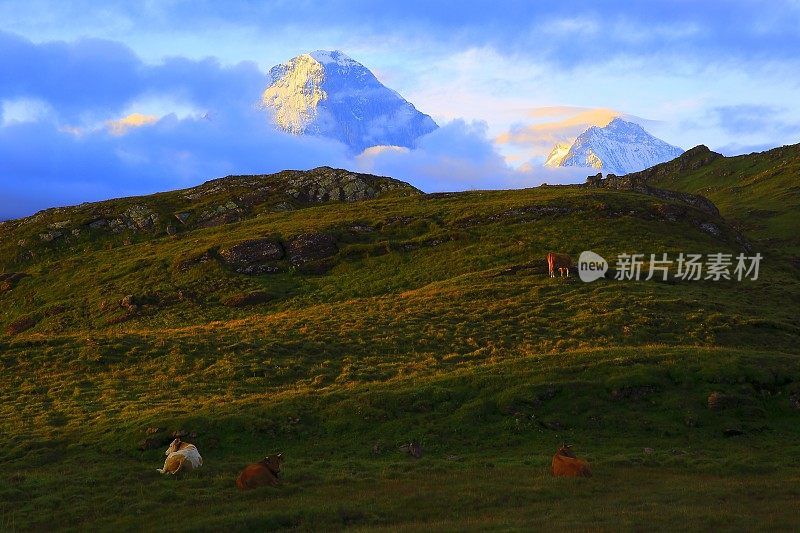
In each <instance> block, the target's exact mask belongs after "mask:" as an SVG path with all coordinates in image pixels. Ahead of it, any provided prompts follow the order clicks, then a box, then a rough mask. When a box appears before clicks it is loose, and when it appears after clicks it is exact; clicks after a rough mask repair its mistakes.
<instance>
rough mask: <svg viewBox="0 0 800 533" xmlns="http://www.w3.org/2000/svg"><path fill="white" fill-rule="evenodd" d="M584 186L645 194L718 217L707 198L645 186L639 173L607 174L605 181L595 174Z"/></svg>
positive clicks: (643, 179)
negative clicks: (679, 203)
mask: <svg viewBox="0 0 800 533" xmlns="http://www.w3.org/2000/svg"><path fill="white" fill-rule="evenodd" d="M586 186H587V187H597V188H603V189H614V190H617V191H633V192H638V193H642V194H647V195H649V196H655V197H656V198H661V199H662V200H667V201H669V202H681V203H684V204H688V205H691V206H692V207H695V208H697V209H700V210H701V211H705V212H706V213H709V214H711V215H716V216H719V209H717V206H715V205H714V203H713V202H712V201H711V200H709V199H708V198H705V197H704V196H700V195H698V194H690V193H686V192H678V191H670V190H667V189H658V188H656V187H651V186H650V185H648V184H647V180H646V178H645V177H644V176H642V175H641V173H636V174H626V175H625V176H615V175H614V174H608V175H607V176H606V178H605V179H603V174H602V173H597V174H595V175H594V176H589V177H587V178H586Z"/></svg>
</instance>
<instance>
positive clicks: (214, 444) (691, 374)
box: [0, 187, 800, 531]
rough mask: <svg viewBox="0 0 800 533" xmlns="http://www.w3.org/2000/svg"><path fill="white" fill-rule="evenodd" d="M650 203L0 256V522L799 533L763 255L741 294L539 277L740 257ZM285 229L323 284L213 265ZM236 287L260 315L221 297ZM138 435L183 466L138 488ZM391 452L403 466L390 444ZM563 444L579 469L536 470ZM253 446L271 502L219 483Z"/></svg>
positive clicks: (785, 310)
mask: <svg viewBox="0 0 800 533" xmlns="http://www.w3.org/2000/svg"><path fill="white" fill-rule="evenodd" d="M217 200H220V199H216V200H215V201H217ZM148 201H150V200H148V199H139V200H136V202H137V203H142V202H148ZM659 203H663V202H662V201H660V200H657V199H655V198H652V197H648V196H644V195H640V194H634V193H625V192H619V191H607V190H594V189H585V188H582V187H542V188H538V189H529V190H523V191H494V192H486V191H475V192H469V193H462V194H457V195H438V196H437V195H433V196H408V197H401V196H398V195H389V196H386V197H382V198H379V199H376V200H371V201H365V202H358V203H353V204H339V203H331V204H325V205H319V206H314V207H304V208H300V209H297V210H294V211H290V212H267V211H264V212H260V213H257V216H256V214H254V215H253V216H252V217H250V218H247V219H246V220H243V221H241V222H238V223H235V224H228V225H224V226H219V227H212V228H205V229H203V228H193V229H187V230H186V231H184V232H182V233H179V234H177V235H165V234H163V233H160V232H158V231H154V232H151V233H137V234H133V235H130V236H129V238H128V239H127V241H126V239H125V235H115V236H108V235H94V234H91V233H89V234H87V235H85V236H84V237H85V238H86V241H85V242H84V243H83V244H82V245H79V243H77V242H73V243H71V244H70V243H63V242H56V241H53V242H51V243H43V242H38V243H37V244H36V247H35V249H34V252H35V253H34V254H33V256H31V255H30V254H20V253H16V252H15V253H13V254H4V255H2V256H0V271H5V272H25V273H26V274H29V276H28V277H25V278H23V279H21V280H19V281H18V282H17V283H16V285H15V286H14V288H13V289H11V290H6V291H4V292H0V435H1V436H2V440H0V530H12V531H16V530H19V531H27V530H52V529H66V530H86V529H97V530H142V529H145V530H152V529H158V530H167V531H172V530H208V531H217V530H227V529H236V530H242V529H254V530H265V529H299V530H320V529H325V530H337V529H343V528H352V529H367V530H381V529H387V530H392V531H398V530H399V531H416V530H430V529H434V530H444V531H464V530H516V529H518V530H530V529H548V530H550V529H554V530H575V529H600V530H614V531H617V530H641V529H667V530H669V529H674V528H675V525H676V524H680V525H681V528H683V529H689V530H709V529H721V530H751V529H766V528H769V529H776V530H780V529H783V530H793V529H797V526H798V519H797V516H796V513H795V512H794V508H795V507H796V505H797V503H798V501H799V500H800V490H799V489H798V488H797V487H798V483H797V482H798V479H799V478H800V467H798V466H796V464H795V463H796V462H793V461H792V460H791V458H792V457H796V456H797V455H798V452H800V444H798V442H800V440H798V436H800V424H798V422H799V421H800V410H797V409H796V408H795V403H794V402H795V401H796V400H797V398H798V397H800V358H798V352H797V346H798V341H799V340H800V325H798V322H797V309H798V308H799V306H798V304H800V287H799V286H798V282H799V281H800V280H798V277H797V273H796V271H795V270H793V268H792V267H791V266H790V265H787V264H785V263H782V262H780V261H771V260H770V259H769V257H768V258H767V259H765V262H764V264H763V265H762V271H761V276H760V278H759V280H758V281H743V282H735V281H731V282H719V283H715V282H710V281H702V282H668V283H663V282H638V283H635V282H617V281H598V282H595V283H592V284H585V283H582V282H580V281H579V280H577V279H575V278H570V279H550V278H548V277H547V275H546V274H545V273H543V272H542V271H541V267H542V261H543V258H544V256H545V254H546V253H547V252H548V251H560V252H567V253H570V254H572V255H573V257H577V255H578V254H579V253H580V251H582V250H586V249H591V250H594V251H596V252H598V253H600V254H602V255H604V256H606V257H608V258H610V259H613V258H615V257H616V255H617V254H619V253H624V252H628V253H631V252H642V253H648V254H649V253H657V254H660V253H662V252H668V253H670V255H673V256H674V255H676V254H677V253H678V252H699V253H713V252H729V253H737V252H738V251H739V250H738V247H737V245H736V242H735V240H734V238H733V234H732V233H731V232H730V231H729V227H728V225H727V223H726V221H725V220H723V219H720V218H717V217H708V216H707V215H704V214H703V213H701V212H697V211H694V210H691V209H690V210H689V211H688V215H687V216H686V217H685V218H683V219H681V220H678V221H668V220H663V219H660V218H659V217H658V216H657V213H658V212H659V210H658V205H659ZM112 204H113V203H112ZM179 207H180V206H171V207H170V209H173V208H179ZM81 209H85V210H91V206H88V207H87V206H84V207H82V208H81ZM554 209H555V210H560V211H559V213H560V214H556V215H554V214H552V211H553V210H554ZM51 215H52V214H48V216H51ZM73 218H74V217H73ZM703 221H710V222H713V223H714V224H716V225H718V226H719V227H720V228H723V235H722V237H720V238H719V239H716V238H713V237H711V236H710V235H708V234H706V233H704V232H702V231H700V229H699V228H698V226H699V223H700V222H703ZM38 223H39V222H36V221H33V222H29V223H28V224H34V225H35V224H38ZM47 223H48V224H51V223H52V221H48V222H47ZM71 223H72V222H71ZM15 224H17V223H15ZM23 226H24V224H23ZM19 227H22V226H16V225H15V226H14V228H12V229H9V227H8V226H4V227H3V228H4V229H3V231H4V232H5V233H4V234H3V236H2V237H0V241H2V242H0V248H2V247H3V246H5V247H7V248H2V249H10V248H8V247H14V246H17V244H16V243H17V241H18V240H19V239H18V238H17V237H18V236H19V235H18V234H17V232H18V231H20V230H19ZM364 228H367V229H366V230H365V229H364ZM24 231H28V230H27V229H26V230H24ZM307 232H326V233H329V234H332V235H334V236H335V237H336V239H337V242H338V247H339V251H338V253H337V254H336V255H335V256H334V257H333V258H332V259H331V261H332V268H331V269H330V270H329V271H327V272H326V273H324V274H317V275H314V274H308V273H303V271H301V270H300V269H296V268H292V267H291V265H290V264H289V263H288V261H285V260H282V261H278V262H276V264H277V265H278V266H280V268H281V269H282V272H281V273H278V274H265V275H262V276H245V275H241V274H237V273H235V272H233V271H231V270H229V269H228V268H227V267H225V265H224V263H223V262H221V261H220V260H218V259H216V258H214V257H215V255H214V254H215V251H216V250H219V249H221V248H224V247H227V246H230V245H232V244H236V243H238V242H241V241H243V240H246V239H252V238H256V237H266V236H268V237H271V238H274V239H278V240H283V241H286V240H289V239H291V238H292V237H293V236H295V235H299V234H301V233H307ZM82 238H83V237H82ZM760 238H761V237H760V236H757V237H753V240H754V241H755V244H760V243H762V242H767V241H761V240H759V239H760ZM126 242H127V243H128V244H126ZM770 245H771V246H775V245H776V244H775V242H771V244H770ZM205 252H210V255H211V257H212V260H211V261H208V262H204V263H199V264H197V265H195V266H192V267H191V268H188V269H183V268H180V265H181V264H182V263H183V262H184V261H185V260H187V259H190V258H193V257H198V256H199V255H201V254H203V253H205ZM524 266H529V267H532V268H520V267H524ZM510 267H516V268H511V269H510ZM509 269H510V270H509ZM255 291H262V292H264V293H267V294H269V295H270V296H271V299H269V300H268V301H267V302H265V303H260V304H257V305H253V306H248V307H241V308H234V307H228V306H226V305H224V302H225V301H226V299H228V298H230V297H232V296H237V295H243V294H248V293H252V292H255ZM126 295H133V296H134V297H135V300H136V301H137V302H139V303H140V305H139V307H138V308H137V309H136V310H135V311H132V312H131V311H126V310H124V309H123V308H122V307H121V306H120V301H121V300H122V298H123V297H124V296H126ZM23 323H24V324H28V325H30V326H31V327H29V328H27V329H24V330H21V331H17V329H14V328H13V327H12V326H14V325H15V324H23ZM9 328H11V329H9ZM712 392H719V393H722V394H724V395H726V398H727V399H728V403H727V404H726V406H725V407H724V408H722V409H719V410H712V409H709V407H708V400H707V399H708V396H709V394H711V393H712ZM148 427H159V428H163V429H164V431H162V432H161V433H160V434H159V435H165V434H168V433H169V432H171V431H173V430H177V429H185V430H188V431H194V432H196V433H197V437H196V439H194V441H195V442H196V444H197V445H198V447H199V449H200V452H201V454H202V455H203V458H204V465H203V467H202V468H201V469H199V470H198V471H196V472H193V473H191V474H188V475H186V476H183V477H179V478H177V479H176V478H173V477H164V476H160V475H159V474H157V473H156V472H155V469H156V468H158V467H160V466H161V464H163V458H164V457H163V450H164V449H165V448H166V446H164V447H160V448H158V449H154V450H148V451H139V450H138V449H137V445H138V443H139V442H140V441H141V440H143V439H144V438H145V437H146V434H145V429H146V428H148ZM733 430H735V431H736V432H739V433H742V434H741V435H738V436H726V435H730V433H731V432H732V431H733ZM411 440H416V441H417V442H419V443H421V444H422V446H423V449H424V456H423V457H422V458H421V459H418V460H417V459H414V458H412V457H410V456H408V455H406V454H404V453H403V452H401V451H400V450H399V447H400V446H401V445H403V444H405V443H408V442H409V441H411ZM563 441H567V442H572V443H574V445H575V448H576V451H577V453H578V454H579V455H580V456H582V457H585V458H587V459H588V460H589V461H590V462H591V463H592V467H593V470H594V473H595V475H594V477H593V478H591V479H585V480H584V479H582V480H564V479H553V478H551V477H550V476H549V474H548V467H549V462H550V458H551V456H552V453H553V452H554V451H555V448H556V446H557V445H558V444H559V443H561V442H563ZM646 448H647V449H650V448H652V451H649V450H648V452H646V451H645V449H646ZM277 451H283V452H284V453H285V454H286V457H287V460H286V463H285V464H284V473H283V484H282V485H281V486H280V487H278V488H264V489H260V490H257V491H253V492H251V493H246V494H240V493H239V492H238V491H237V490H236V488H235V485H234V480H235V477H236V475H237V473H238V472H239V470H240V469H241V468H242V467H243V466H244V465H245V464H247V463H249V462H253V461H256V460H258V459H260V458H261V457H263V456H264V455H265V454H267V453H272V452H277Z"/></svg>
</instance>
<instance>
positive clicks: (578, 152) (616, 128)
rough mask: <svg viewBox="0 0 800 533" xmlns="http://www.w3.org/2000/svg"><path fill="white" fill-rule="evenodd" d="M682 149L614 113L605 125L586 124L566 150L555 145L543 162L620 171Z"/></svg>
mask: <svg viewBox="0 0 800 533" xmlns="http://www.w3.org/2000/svg"><path fill="white" fill-rule="evenodd" d="M682 153H683V150H681V149H680V148H678V147H677V146H672V145H671V144H667V143H665V142H664V141H662V140H661V139H658V138H656V137H653V136H652V135H650V134H649V133H647V131H645V129H644V128H642V127H641V126H640V125H639V124H636V123H635V122H629V121H627V120H624V119H622V118H620V117H617V118H615V119H614V120H612V121H611V122H609V123H608V125H607V126H605V127H602V128H601V127H598V126H592V127H590V128H587V129H586V130H585V131H584V132H583V133H581V134H580V135H579V136H578V138H577V139H575V142H574V143H572V145H571V146H570V147H569V149H568V150H567V151H566V153H564V145H562V144H559V145H556V147H555V148H554V149H553V151H552V152H551V154H550V156H549V157H548V159H547V162H546V163H545V164H547V165H548V166H560V167H592V168H596V169H600V170H605V171H606V172H609V173H613V174H618V175H624V174H628V173H630V172H637V171H639V170H644V169H646V168H649V167H651V166H653V165H657V164H658V163H663V162H665V161H670V160H672V159H675V158H676V157H678V156H679V155H681V154H682Z"/></svg>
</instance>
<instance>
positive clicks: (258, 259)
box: [219, 239, 284, 274]
mask: <svg viewBox="0 0 800 533" xmlns="http://www.w3.org/2000/svg"><path fill="white" fill-rule="evenodd" d="M219 255H220V258H222V261H223V262H224V263H225V264H226V265H227V266H228V267H230V268H231V269H232V270H234V271H235V272H239V273H240V274H264V273H267V272H276V271H277V270H278V268H277V266H275V265H273V264H270V263H269V262H270V261H278V260H280V259H283V257H284V251H283V246H282V245H281V243H280V242H279V241H276V240H273V239H253V240H249V241H244V242H240V243H239V244H235V245H233V246H231V247H229V248H223V249H221V250H220V251H219Z"/></svg>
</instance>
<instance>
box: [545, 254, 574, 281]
mask: <svg viewBox="0 0 800 533" xmlns="http://www.w3.org/2000/svg"><path fill="white" fill-rule="evenodd" d="M571 266H572V259H570V257H569V256H568V255H567V254H557V253H554V252H550V253H549V254H547V267H548V268H549V269H550V277H551V278H554V277H556V269H558V274H559V276H561V277H563V276H564V273H565V272H566V275H567V277H569V269H570V267H571Z"/></svg>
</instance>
